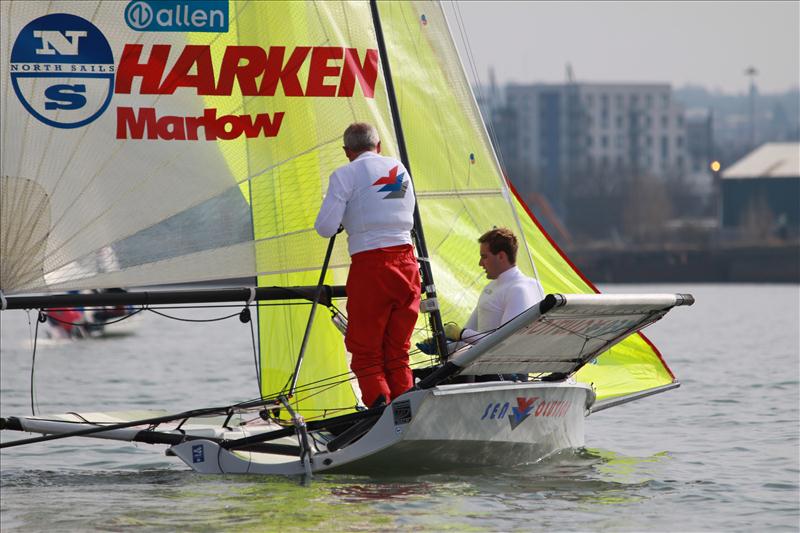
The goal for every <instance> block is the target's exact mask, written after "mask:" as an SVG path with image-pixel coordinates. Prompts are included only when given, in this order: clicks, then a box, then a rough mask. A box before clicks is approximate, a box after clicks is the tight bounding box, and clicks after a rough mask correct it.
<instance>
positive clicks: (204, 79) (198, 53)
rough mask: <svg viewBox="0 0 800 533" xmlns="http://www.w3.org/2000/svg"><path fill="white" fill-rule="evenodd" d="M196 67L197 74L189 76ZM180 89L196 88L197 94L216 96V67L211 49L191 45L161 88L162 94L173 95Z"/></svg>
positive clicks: (205, 46) (180, 57)
mask: <svg viewBox="0 0 800 533" xmlns="http://www.w3.org/2000/svg"><path fill="white" fill-rule="evenodd" d="M193 67H196V69H197V70H196V72H197V73H196V74H189V73H190V72H191V71H192V68H193ZM178 87H194V88H195V89H197V94H214V65H213V64H212V63H211V47H209V46H208V45H195V44H190V45H187V46H185V47H184V48H183V52H181V55H180V56H179V57H178V60H177V61H176V62H175V66H174V67H172V70H171V71H170V72H169V74H168V75H167V77H166V79H165V80H164V83H162V84H161V87H159V89H158V92H159V93H160V94H173V93H174V92H175V89H177V88H178Z"/></svg>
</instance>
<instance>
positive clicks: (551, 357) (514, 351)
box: [449, 294, 694, 379]
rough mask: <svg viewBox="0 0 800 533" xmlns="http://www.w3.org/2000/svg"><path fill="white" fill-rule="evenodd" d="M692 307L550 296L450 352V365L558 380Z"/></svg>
mask: <svg viewBox="0 0 800 533" xmlns="http://www.w3.org/2000/svg"><path fill="white" fill-rule="evenodd" d="M693 303H694V298H693V297H692V296H691V295H689V294H566V295H564V294H550V295H548V296H547V297H546V298H545V299H544V300H542V301H541V302H540V303H539V305H535V306H533V307H531V308H530V309H528V310H527V311H525V312H524V313H522V314H520V315H519V316H517V317H516V318H514V319H513V320H511V321H510V322H507V323H506V324H505V325H503V326H502V327H500V328H499V329H498V330H497V331H495V332H494V333H492V334H491V335H488V336H487V337H486V338H484V339H483V340H482V341H481V342H480V343H478V344H476V345H474V346H471V347H465V348H462V349H460V350H459V351H457V352H455V353H454V354H453V355H452V356H451V357H450V360H449V363H452V364H453V365H455V366H457V367H459V369H460V371H459V372H458V373H460V374H467V375H480V374H514V373H527V374H551V375H552V378H553V379H561V378H563V377H564V376H567V375H570V374H572V373H574V372H576V371H577V370H578V369H580V368H581V367H582V366H583V365H585V364H587V363H589V362H591V361H593V360H594V359H595V358H596V357H597V356H598V355H600V354H601V353H603V352H605V351H606V350H608V349H609V348H611V347H612V346H614V345H615V344H617V343H618V342H620V341H622V340H623V339H625V338H626V337H628V336H630V335H633V334H634V333H636V332H638V331H639V330H641V329H642V328H644V327H646V326H648V325H650V324H652V323H653V322H656V321H657V320H659V319H660V318H661V317H663V316H664V315H665V314H667V312H668V311H669V310H670V309H672V308H673V307H676V306H680V305H692V304H693ZM545 379H546V378H545Z"/></svg>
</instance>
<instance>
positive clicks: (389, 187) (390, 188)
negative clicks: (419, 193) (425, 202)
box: [372, 165, 408, 200]
mask: <svg viewBox="0 0 800 533" xmlns="http://www.w3.org/2000/svg"><path fill="white" fill-rule="evenodd" d="M399 169H400V166H399V165H396V166H395V167H394V168H393V169H392V170H390V171H389V174H388V175H387V176H383V177H382V178H379V179H378V180H377V181H376V182H375V183H373V184H372V185H383V187H381V188H380V189H378V192H388V193H389V194H387V195H386V196H384V197H383V199H384V200H388V199H390V198H405V196H406V190H407V189H408V180H404V179H403V177H404V176H405V175H406V173H405V172H401V173H400V175H398V174H397V172H398V171H399Z"/></svg>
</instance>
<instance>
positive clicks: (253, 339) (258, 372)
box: [249, 307, 262, 394]
mask: <svg viewBox="0 0 800 533" xmlns="http://www.w3.org/2000/svg"><path fill="white" fill-rule="evenodd" d="M256 320H258V307H256ZM249 322H250V342H251V343H252V346H253V361H254V362H255V366H256V383H257V384H258V393H259V394H261V391H262V389H261V367H260V365H259V364H258V363H259V361H258V350H257V349H256V333H255V326H254V325H253V319H252V318H251V319H250V320H249Z"/></svg>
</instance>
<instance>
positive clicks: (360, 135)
mask: <svg viewBox="0 0 800 533" xmlns="http://www.w3.org/2000/svg"><path fill="white" fill-rule="evenodd" d="M379 142H380V139H379V138H378V130H376V129H375V126H373V125H372V124H367V123H366V122H355V123H353V124H350V125H349V126H347V129H346V130H344V147H345V148H347V149H348V150H352V151H353V152H363V151H365V150H374V149H375V148H376V147H377V146H378V143H379Z"/></svg>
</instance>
